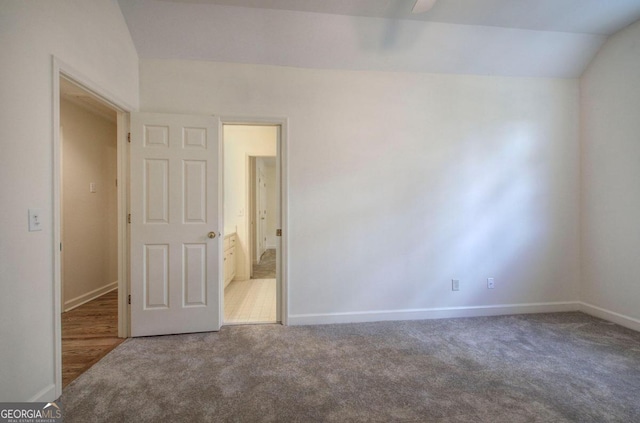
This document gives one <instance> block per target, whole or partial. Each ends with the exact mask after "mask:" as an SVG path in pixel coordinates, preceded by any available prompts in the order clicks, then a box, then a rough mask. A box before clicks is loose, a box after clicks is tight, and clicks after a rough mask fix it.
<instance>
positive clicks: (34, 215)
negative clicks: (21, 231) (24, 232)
mask: <svg viewBox="0 0 640 423" xmlns="http://www.w3.org/2000/svg"><path fill="white" fill-rule="evenodd" d="M41 230H42V210H40V209H29V232H36V231H41Z"/></svg>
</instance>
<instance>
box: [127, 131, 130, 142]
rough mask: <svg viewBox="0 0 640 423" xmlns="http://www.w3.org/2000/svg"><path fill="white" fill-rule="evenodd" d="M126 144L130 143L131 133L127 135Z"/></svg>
mask: <svg viewBox="0 0 640 423" xmlns="http://www.w3.org/2000/svg"><path fill="white" fill-rule="evenodd" d="M127 142H131V132H128V133H127Z"/></svg>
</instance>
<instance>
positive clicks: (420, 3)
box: [411, 0, 436, 13]
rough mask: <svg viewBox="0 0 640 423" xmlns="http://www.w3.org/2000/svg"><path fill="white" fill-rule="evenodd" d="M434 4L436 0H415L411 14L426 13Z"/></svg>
mask: <svg viewBox="0 0 640 423" xmlns="http://www.w3.org/2000/svg"><path fill="white" fill-rule="evenodd" d="M434 4H436V0H416V4H415V5H414V6H413V9H412V10H411V13H424V12H428V11H429V10H431V8H432V7H433V5H434Z"/></svg>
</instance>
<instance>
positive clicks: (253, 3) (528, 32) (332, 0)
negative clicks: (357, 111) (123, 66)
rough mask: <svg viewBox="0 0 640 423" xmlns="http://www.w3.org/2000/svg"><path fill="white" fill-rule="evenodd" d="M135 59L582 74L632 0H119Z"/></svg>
mask: <svg viewBox="0 0 640 423" xmlns="http://www.w3.org/2000/svg"><path fill="white" fill-rule="evenodd" d="M119 2H120V7H121V9H122V11H123V14H124V16H125V19H126V21H127V24H128V26H129V30H130V32H131V35H132V38H133V41H134V43H135V45H136V48H137V50H138V54H139V55H140V57H141V58H143V59H144V58H163V59H187V60H211V61H220V62H238V63H252V64H266V65H280V66H295V67H305V68H320V69H347V70H376V71H409V72H430V73H454V74H478V75H503V76H531V77H560V78H571V77H577V76H580V75H581V73H582V71H583V70H584V69H585V67H586V66H587V64H588V63H589V61H590V60H591V59H592V57H593V56H594V55H595V53H596V52H597V50H598V49H599V47H600V46H601V45H602V43H603V42H604V41H605V39H606V36H607V35H606V34H611V33H614V32H616V31H618V30H619V29H621V28H623V27H624V26H626V25H628V24H630V23H632V22H634V21H636V20H638V19H639V18H640V0H438V2H437V3H436V5H435V7H434V8H433V9H432V10H431V11H429V12H427V13H425V14H421V15H412V14H411V13H410V11H411V8H412V6H413V3H414V1H413V0H119Z"/></svg>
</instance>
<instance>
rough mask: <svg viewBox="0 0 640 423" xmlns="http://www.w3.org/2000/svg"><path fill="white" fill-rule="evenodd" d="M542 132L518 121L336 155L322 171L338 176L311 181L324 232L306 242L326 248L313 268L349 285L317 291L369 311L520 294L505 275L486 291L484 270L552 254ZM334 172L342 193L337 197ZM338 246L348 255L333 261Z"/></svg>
mask: <svg viewBox="0 0 640 423" xmlns="http://www.w3.org/2000/svg"><path fill="white" fill-rule="evenodd" d="M537 142H539V136H538V134H536V132H535V130H534V129H533V128H532V127H531V126H530V125H529V124H527V123H525V122H514V123H512V124H511V125H508V126H503V127H502V128H501V129H499V130H498V131H497V132H494V133H489V132H487V133H485V134H478V135H477V136H476V137H473V138H470V139H466V140H464V141H463V142H460V143H458V144H457V145H455V146H453V145H450V144H446V143H441V144H439V145H438V146H436V147H435V148H434V149H433V150H430V149H429V148H423V149H421V150H420V151H416V152H415V154H412V155H410V156H407V151H406V149H404V148H403V147H404V146H402V145H398V144H397V143H396V144H395V145H394V144H393V143H389V144H386V145H384V146H381V145H376V146H375V147H370V148H368V149H367V150H360V151H359V152H358V157H355V156H354V157H352V158H351V160H352V161H353V165H352V168H351V169H346V168H343V167H341V166H340V165H339V164H335V163H333V164H329V165H328V166H329V167H333V169H331V170H328V169H325V171H324V172H321V173H322V174H324V175H333V176H334V178H333V179H324V180H318V184H316V185H315V186H306V187H305V191H306V193H307V195H308V197H307V198H308V199H309V202H308V204H307V205H306V207H308V208H312V209H315V213H314V215H315V216H316V219H314V220H313V221H310V222H305V226H306V229H305V231H304V232H305V236H306V237H307V238H308V239H310V238H313V239H316V241H314V242H310V243H308V245H309V248H310V250H308V251H306V252H305V254H308V255H309V256H311V257H314V258H317V260H313V261H309V263H311V264H312V268H308V269H306V270H307V272H308V274H321V275H322V277H323V278H328V279H330V280H337V281H340V282H339V283H337V284H335V285H334V286H340V290H332V289H327V287H323V289H319V290H318V291H317V292H316V293H317V295H318V296H319V299H320V300H321V301H322V303H325V304H326V303H327V302H328V303H330V304H333V305H334V309H335V310H350V311H370V310H375V307H376V304H379V303H380V302H381V301H386V302H387V303H389V302H391V303H395V305H396V307H397V309H407V308H412V307H413V308H425V307H431V306H433V305H434V304H437V306H438V307H443V306H444V307H446V306H465V305H481V304H483V303H495V301H496V300H498V301H499V300H500V298H502V297H503V296H504V295H505V293H509V294H510V295H511V296H513V295H514V289H515V288H512V287H510V286H507V284H506V283H505V284H504V285H499V286H498V288H499V289H496V290H495V291H492V292H491V297H487V286H486V278H488V277H494V278H496V282H497V284H500V283H501V282H502V281H506V280H510V279H513V277H514V275H522V274H527V273H529V274H531V275H532V277H535V275H536V273H537V271H536V266H537V263H538V262H539V261H540V260H541V259H544V258H545V257H541V254H540V251H547V250H548V248H540V247H539V246H538V247H535V244H537V243H545V242H548V232H549V231H550V230H551V229H552V228H551V227H550V225H551V223H550V221H549V215H550V213H551V212H550V211H549V208H548V199H547V197H548V196H549V195H550V193H549V189H550V185H551V180H550V175H549V171H548V169H547V168H546V165H545V163H544V157H543V155H542V154H541V153H540V151H542V150H540V149H538V148H536V147H535V145H536V143H537ZM348 161H349V160H345V162H348ZM452 163H455V164H456V165H455V166H451V164H452ZM365 167H368V168H370V169H369V171H367V172H359V170H361V169H362V168H365ZM372 168H373V169H376V171H375V172H372V171H371V169H372ZM372 173H374V174H377V177H376V178H375V179H371V178H370V175H371V174H372ZM319 174H320V172H319ZM433 175H438V179H435V178H433ZM336 184H338V185H339V186H340V190H339V192H342V193H344V197H343V198H340V199H337V198H335V197H334V194H335V192H336ZM336 227H337V228H339V229H338V230H337V234H338V235H339V237H338V239H339V241H331V239H333V237H327V236H325V235H326V232H327V228H336ZM332 230H333V229H332ZM323 234H325V235H323ZM329 249H331V250H333V251H334V255H335V256H337V257H342V258H343V260H341V261H340V262H339V263H334V265H332V266H326V262H327V261H326V260H323V258H324V257H326V256H327V251H328V250H329ZM536 254H537V256H536ZM451 279H459V280H460V281H461V290H460V292H455V293H452V292H451V283H450V281H451ZM523 294H525V292H523ZM526 294H529V295H531V293H530V292H529V293H526ZM515 295H517V292H516V293H515ZM523 298H527V297H526V296H524V297H523ZM325 301H326V302H325ZM527 302H528V301H527ZM390 309H391V308H390Z"/></svg>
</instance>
